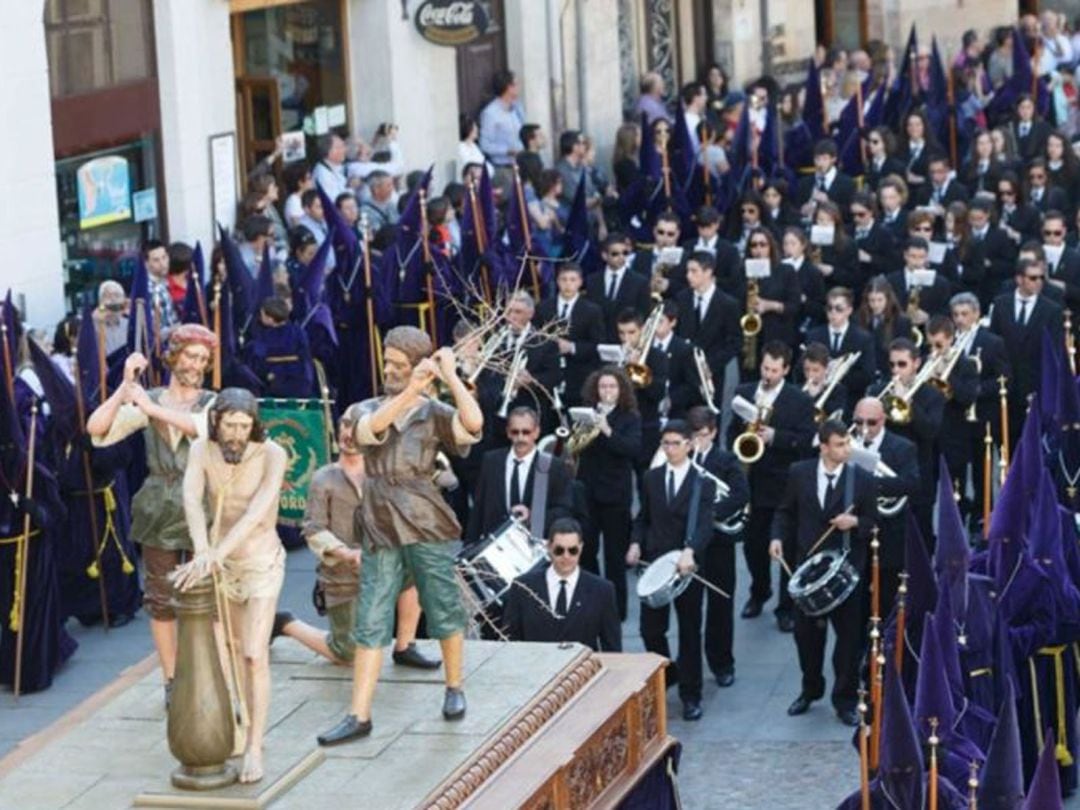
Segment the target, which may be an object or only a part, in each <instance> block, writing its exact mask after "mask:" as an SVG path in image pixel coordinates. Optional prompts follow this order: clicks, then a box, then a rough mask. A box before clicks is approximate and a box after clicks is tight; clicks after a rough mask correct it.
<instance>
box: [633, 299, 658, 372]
mask: <svg viewBox="0 0 1080 810" xmlns="http://www.w3.org/2000/svg"><path fill="white" fill-rule="evenodd" d="M662 317H664V304H663V302H658V303H657V304H656V306H654V307H653V309H652V312H650V313H649V317H648V319H647V320H646V321H645V325H644V326H643V327H642V329H641V335H640V336H639V337H638V340H637V343H636V344H635V345H634V346H633V347H632V349H631V351H632V352H633V353H634V354H635V355H636V356H637V360H636V361H634V362H627V363H626V376H628V377H629V378H630V382H632V383H633V384H634V387H635V388H648V387H649V386H650V385H651V384H652V380H653V373H652V369H651V368H649V366H648V363H647V362H646V361H647V360H648V358H649V349H651V348H652V345H653V341H655V340H656V330H657V329H658V328H659V327H660V319H661V318H662Z"/></svg>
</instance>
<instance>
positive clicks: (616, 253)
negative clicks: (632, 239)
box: [607, 250, 630, 256]
mask: <svg viewBox="0 0 1080 810" xmlns="http://www.w3.org/2000/svg"><path fill="white" fill-rule="evenodd" d="M607 255H608V256H629V255H630V251H629V250H609V251H608V252H607Z"/></svg>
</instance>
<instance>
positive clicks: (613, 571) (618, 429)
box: [578, 410, 641, 619]
mask: <svg viewBox="0 0 1080 810" xmlns="http://www.w3.org/2000/svg"><path fill="white" fill-rule="evenodd" d="M608 424H609V425H610V426H611V436H605V435H604V434H603V433H601V434H600V435H599V436H597V437H596V439H595V440H594V441H593V442H592V443H591V444H590V445H589V446H588V447H586V448H585V450H584V451H583V452H582V453H581V457H580V460H579V462H578V479H579V480H580V481H582V482H583V483H584V484H585V495H586V501H587V503H588V508H589V525H588V527H587V528H586V531H585V535H586V536H585V547H584V550H583V551H582V553H581V565H582V567H583V568H585V569H586V570H587V571H592V572H593V573H594V574H599V573H600V565H599V559H600V535H601V534H602V535H603V536H604V576H605V577H607V578H608V579H609V580H610V581H611V582H612V583H613V584H614V585H615V596H616V599H617V602H618V606H619V618H620V619H624V618H626V546H627V542H628V539H629V535H630V505H631V502H632V501H633V497H634V493H633V487H634V464H635V462H636V461H637V457H638V455H639V454H640V453H641V415H640V414H638V413H629V412H626V411H622V410H615V411H613V412H611V413H609V414H608Z"/></svg>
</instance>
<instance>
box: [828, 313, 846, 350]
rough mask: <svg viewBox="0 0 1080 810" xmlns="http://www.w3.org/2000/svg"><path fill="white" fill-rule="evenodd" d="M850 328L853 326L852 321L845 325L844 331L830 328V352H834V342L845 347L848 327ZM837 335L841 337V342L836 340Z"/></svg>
mask: <svg viewBox="0 0 1080 810" xmlns="http://www.w3.org/2000/svg"><path fill="white" fill-rule="evenodd" d="M850 326H851V321H850V320H849V321H848V322H847V323H845V324H844V328H843V329H833V328H832V327H831V326H830V327H829V351H830V352H831V351H832V350H833V342H834V341H836V342H837V343H838V344H839V345H840V346H841V347H843V345H844V338H845V337H847V330H848V327H850ZM837 335H839V336H840V338H839V340H837V338H836V336H837Z"/></svg>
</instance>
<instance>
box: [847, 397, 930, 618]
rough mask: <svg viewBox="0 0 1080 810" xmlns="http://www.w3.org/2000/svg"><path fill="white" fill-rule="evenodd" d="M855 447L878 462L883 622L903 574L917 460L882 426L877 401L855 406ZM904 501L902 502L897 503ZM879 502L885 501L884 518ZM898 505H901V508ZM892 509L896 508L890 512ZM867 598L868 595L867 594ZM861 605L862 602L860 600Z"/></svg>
mask: <svg viewBox="0 0 1080 810" xmlns="http://www.w3.org/2000/svg"><path fill="white" fill-rule="evenodd" d="M854 426H855V444H856V446H857V447H862V448H864V449H866V450H869V451H871V452H873V453H876V454H877V455H878V457H879V458H880V460H881V463H880V464H879V465H878V470H877V471H876V473H875V475H874V484H875V486H876V489H877V496H878V524H877V525H878V526H879V527H880V529H881V532H880V534H879V535H878V541H879V542H880V543H881V547H880V550H879V560H880V564H881V599H880V610H881V616H880V617H879V618H881V619H884V618H885V617H887V616H888V615H889V613H890V612H891V610H892V605H893V601H894V600H895V598H896V589H897V587H898V586H899V584H900V572H901V571H903V570H904V568H905V565H904V540H905V537H906V533H907V519H908V514H909V513H910V512H911V499H912V498H913V497H914V495H915V491H916V490H917V489H918V486H919V456H918V451H917V450H916V448H915V445H914V444H913V443H912V442H910V441H909V440H907V439H905V438H904V437H903V436H898V435H897V434H896V433H893V432H892V431H890V430H889V429H888V428H887V427H886V424H885V409H884V408H883V407H882V406H881V400H878V399H874V398H873V397H864V398H863V399H860V400H859V404H858V405H856V406H855V419H854ZM901 498H906V499H907V500H906V501H901V500H900V499H901ZM882 499H889V501H891V503H888V506H887V507H886V511H888V512H892V514H886V513H885V512H883V511H882ZM901 504H902V505H901ZM894 505H899V506H900V508H899V509H898V510H896V511H895V512H893V510H892V508H891V507H893V506H894ZM867 596H869V594H867ZM864 601H865V600H864Z"/></svg>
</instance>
